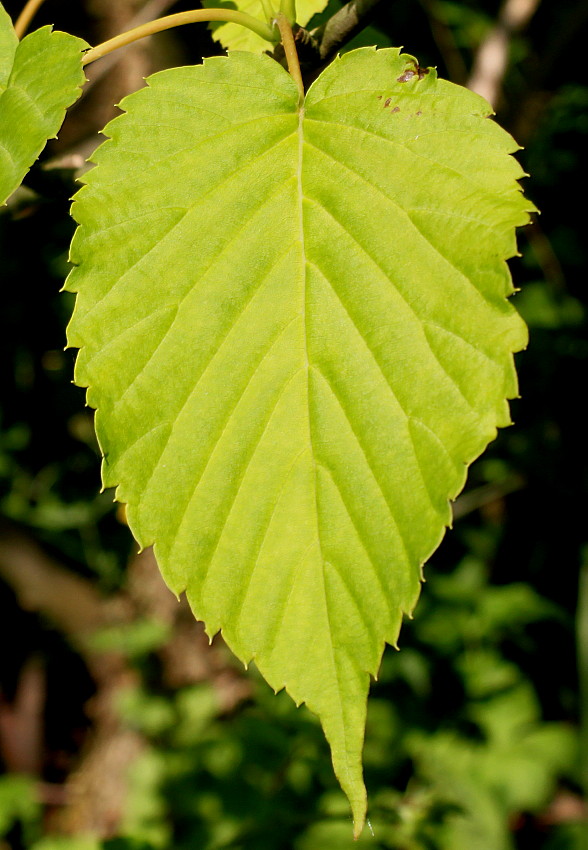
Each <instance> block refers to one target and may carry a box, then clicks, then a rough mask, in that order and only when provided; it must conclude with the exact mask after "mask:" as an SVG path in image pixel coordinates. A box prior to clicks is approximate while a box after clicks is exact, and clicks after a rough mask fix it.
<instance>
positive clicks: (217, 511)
mask: <svg viewBox="0 0 588 850" xmlns="http://www.w3.org/2000/svg"><path fill="white" fill-rule="evenodd" d="M413 67H416V65H414V60H412V59H411V57H406V56H403V55H401V54H400V52H399V51H398V50H384V51H378V52H376V51H373V50H369V49H363V50H359V51H355V52H352V53H348V54H345V57H343V58H341V59H339V60H337V61H336V62H335V63H334V64H333V65H332V66H330V68H329V69H327V71H326V72H324V74H323V75H321V77H320V78H319V80H318V81H317V83H316V84H315V85H314V86H313V87H312V88H311V89H310V91H309V93H308V95H307V98H306V104H305V108H304V110H303V111H301V112H299V111H298V105H297V98H298V95H297V90H296V87H295V85H294V83H293V82H292V80H291V79H290V78H289V77H288V75H287V74H286V73H285V72H284V71H283V69H281V68H280V67H279V66H278V65H277V64H276V63H274V62H272V61H271V60H270V59H268V58H266V57H256V56H253V55H250V54H240V53H236V54H232V55H231V56H230V57H229V58H228V59H225V58H216V59H214V60H208V61H207V62H206V63H205V64H204V66H201V67H199V68H189V69H174V70H173V71H167V72H162V73H161V74H157V75H155V76H154V77H152V78H150V81H149V84H150V89H149V90H143V91H142V92H139V93H137V94H136V95H132V96H131V97H130V98H127V99H126V101H125V102H124V103H123V106H124V108H125V109H126V110H127V112H126V115H124V116H122V117H121V118H118V119H116V120H115V121H114V122H112V123H111V125H109V128H107V132H108V134H109V135H110V136H111V141H109V142H107V143H106V144H105V145H104V146H103V147H102V148H101V149H100V150H99V151H98V152H97V154H96V156H95V159H96V160H97V162H98V167H97V168H96V169H94V170H93V171H91V172H90V173H89V175H88V177H87V180H88V183H89V186H88V187H87V188H85V189H83V190H82V192H81V193H80V195H79V196H78V200H76V204H75V210H74V212H75V216H76V218H77V220H78V222H79V224H80V228H79V230H78V232H77V234H76V237H75V239H74V242H73V245H72V259H73V261H74V262H76V263H78V264H79V266H78V268H77V269H75V270H74V271H73V272H72V274H71V276H70V278H69V280H68V284H67V286H68V288H69V289H72V290H74V291H77V292H78V298H77V302H76V309H75V313H74V317H73V319H72V323H71V325H70V328H69V341H70V344H72V345H75V346H78V347H81V351H80V354H79V355H78V362H77V366H76V380H77V382H78V383H80V384H82V385H85V386H88V387H89V390H88V402H89V403H90V404H91V405H92V406H94V407H97V408H98V411H97V429H98V434H99V438H100V442H101V446H102V449H103V453H104V455H105V460H104V464H103V479H104V484H105V486H117V485H118V486H117V498H119V499H120V500H121V501H126V502H127V503H128V511H127V513H128V517H129V523H130V525H131V528H132V529H133V532H134V534H135V536H136V537H137V539H138V540H139V542H140V543H141V545H143V546H147V545H151V544H152V543H155V551H156V555H157V558H158V561H159V563H160V567H161V569H162V571H163V573H164V577H165V578H166V581H167V582H168V584H169V586H170V587H171V588H172V589H173V590H174V591H175V592H176V593H179V592H181V591H183V590H184V589H186V592H187V596H188V598H189V600H190V603H191V605H192V607H193V610H194V612H195V615H196V616H197V617H198V618H199V619H203V620H204V621H205V623H206V626H207V630H208V632H209V634H211V635H212V634H214V633H216V632H217V631H218V630H222V632H223V635H224V637H225V639H226V641H227V643H228V644H229V646H231V648H232V649H233V651H234V652H235V653H236V654H237V656H238V657H239V658H241V660H242V661H243V662H244V663H246V664H247V663H249V662H250V661H251V660H254V661H255V662H256V664H257V666H258V667H259V669H260V671H261V672H262V674H263V675H264V676H265V678H266V679H267V681H268V682H269V683H270V684H271V685H272V687H273V688H274V689H276V690H277V689H280V688H282V687H286V688H287V690H288V692H289V693H290V694H291V695H292V697H293V698H294V699H295V700H296V702H298V703H300V702H306V703H307V705H308V706H309V707H310V708H311V709H312V710H313V711H315V712H316V713H318V714H319V716H320V718H321V722H322V723H323V727H324V729H325V734H326V736H327V738H328V740H329V743H330V745H331V749H332V753H333V763H334V767H335V771H336V773H337V776H338V778H339V781H340V782H341V784H342V786H343V788H344V790H345V792H346V793H347V795H348V797H349V799H350V801H351V805H352V809H353V814H354V819H355V822H356V828H357V829H360V828H361V824H362V823H363V819H364V817H365V806H366V802H365V789H364V787H363V781H362V777H361V747H362V741H363V729H364V725H365V707H366V698H367V690H368V686H369V676H370V674H372V675H375V674H376V673H377V669H378V665H379V661H380V657H381V653H382V651H383V647H384V644H385V643H386V642H388V643H391V644H395V643H396V640H397V636H398V631H399V628H400V622H401V617H402V614H403V612H404V613H409V612H410V611H411V610H412V608H413V607H414V605H415V603H416V599H417V597H418V593H419V588H420V577H421V567H422V564H423V563H424V561H425V560H426V559H427V558H428V557H429V556H430V554H431V553H432V551H434V549H435V548H436V546H437V545H438V544H439V542H440V540H441V538H442V536H443V533H444V530H445V526H446V525H447V524H449V521H450V511H449V504H448V499H450V498H454V497H455V496H456V495H457V493H458V492H459V491H460V490H461V488H462V487H463V484H464V481H465V474H466V466H467V464H468V463H470V462H471V461H472V460H473V459H474V458H475V457H477V455H478V454H480V452H481V451H482V450H483V448H484V447H485V445H486V444H487V443H488V442H489V441H490V440H491V439H493V437H494V435H495V433H496V428H497V427H498V426H500V425H504V424H507V423H508V421H509V417H508V405H507V402H506V399H507V397H512V395H514V394H516V375H515V373H514V367H513V362H512V352H513V351H514V350H517V349H519V348H520V347H522V346H524V344H525V340H526V334H525V330H524V325H523V324H522V322H521V320H520V319H518V317H517V316H516V314H515V312H514V310H513V308H512V307H510V305H508V303H507V302H506V297H505V296H506V295H508V294H509V292H510V291H511V290H512V284H511V283H510V277H509V275H508V270H507V268H506V265H505V259H506V257H508V256H509V255H510V254H512V252H514V250H515V244H514V239H513V235H512V234H513V230H514V226H515V224H519V223H523V222H524V221H525V220H526V218H527V211H528V210H529V209H530V205H529V204H527V203H526V202H525V201H524V200H523V199H522V197H521V195H520V192H519V189H518V186H517V184H516V179H517V177H518V176H520V169H518V166H514V165H512V164H511V161H510V160H509V158H508V153H509V152H510V151H512V150H513V149H514V148H515V147H516V146H515V145H514V143H513V141H512V139H510V137H508V136H507V134H505V133H504V132H503V131H501V130H500V129H499V128H496V127H495V125H492V124H490V122H487V121H486V120H485V116H486V115H487V112H488V108H487V106H484V105H483V102H482V101H481V100H480V99H478V98H475V96H473V95H471V94H470V93H465V94H463V95H462V94H461V90H456V87H453V86H450V85H449V84H447V85H444V84H442V83H438V82H437V81H436V79H435V77H434V74H433V73H432V72H431V73H430V75H425V74H423V78H422V79H421V78H420V75H419V73H418V72H416V71H415V74H414V76H415V77H416V79H413V80H412V82H411V81H410V79H409V81H408V82H404V81H402V82H400V80H399V78H403V80H404V77H406V74H407V68H413ZM411 86H412V87H411ZM196 89H197V91H198V100H197V101H194V98H193V97H191V96H190V95H191V93H192V92H193V91H194V90H196ZM219 92H222V96H221V97H220V98H219ZM472 98H473V99H472ZM392 99H394V101H395V102H394V103H392ZM388 100H390V102H388ZM396 100H397V101H398V103H396ZM396 105H398V110H396V109H395V106H396ZM476 110H477V114H476ZM464 127H465V131H464ZM333 128H335V129H334V130H333ZM464 132H465V133H466V134H467V144H466V145H463V144H462V148H464V150H465V154H464V157H463V158H459V157H457V160H456V155H455V153H454V151H455V147H458V148H459V141H460V140H461V138H462V137H461V135H460V134H463V133H464ZM439 137H441V138H443V139H445V140H446V139H447V137H449V138H450V139H451V140H452V141H453V146H449V147H447V146H446V145H440V144H439ZM419 140H420V143H419ZM470 149H473V154H471V155H470ZM482 156H483V157H485V160H484V161H485V162H486V163H487V164H488V165H489V166H491V167H492V168H493V169H494V171H495V182H494V183H493V184H492V185H490V184H489V183H488V181H487V180H486V178H485V176H484V175H483V174H482V175H480V174H479V172H480V171H483V170H484V169H480V165H479V162H480V157H482ZM458 160H459V161H458ZM415 163H416V166H415ZM507 163H508V164H507ZM123 165H124V166H125V167H126V168H127V169H130V171H128V173H127V177H126V180H127V185H126V188H125V190H124V191H122V192H121V191H120V189H119V183H120V177H121V174H120V168H121V167H122V166H123ZM409 166H410V167H409ZM156 186H157V187H158V188H157V192H158V195H156V193H155V192H154V189H155V187H156ZM366 205H367V206H366ZM448 219H449V220H450V221H451V222H452V223H453V222H454V220H455V223H453V224H452V229H450V228H448V227H447V220H448ZM374 225H375V226H374ZM481 234H482V236H483V238H481ZM113 235H115V236H117V237H118V238H119V243H118V244H119V245H120V246H121V247H120V248H119V249H116V250H113V245H112V237H113ZM194 244H197V246H198V248H197V251H194V250H193V246H194ZM472 244H475V245H476V257H475V258H472V256H471V255H472V251H471V245H472ZM178 255H183V256H184V257H185V261H184V263H183V264H181V265H180V264H178V263H177V258H178ZM455 304H459V305H460V308H462V309H461V311H460V310H456V309H455V307H454V306H453V305H455ZM188 447H189V450H188Z"/></svg>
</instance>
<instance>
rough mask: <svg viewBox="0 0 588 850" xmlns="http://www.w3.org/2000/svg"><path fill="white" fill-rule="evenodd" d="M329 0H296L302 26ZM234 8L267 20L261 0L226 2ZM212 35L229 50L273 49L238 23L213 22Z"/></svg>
mask: <svg viewBox="0 0 588 850" xmlns="http://www.w3.org/2000/svg"><path fill="white" fill-rule="evenodd" d="M328 2H329V0H296V21H297V23H299V24H300V26H304V25H305V24H307V23H308V22H309V21H310V19H311V18H312V16H313V15H316V14H317V12H322V11H323V9H324V8H325V6H326V5H327V3H328ZM202 5H203V6H204V7H205V8H208V9H216V8H218V7H219V6H222V5H225V4H223V3H221V2H218V0H202ZM226 5H227V6H229V7H230V8H232V9H238V10H239V11H240V12H247V13H248V14H249V15H253V16H254V17H255V18H259V19H260V20H262V21H265V15H264V13H263V6H262V3H261V0H229V2H228V3H227V4H226ZM272 5H273V7H274V8H275V9H276V11H277V9H278V8H279V5H280V4H279V0H272ZM211 30H212V37H213V38H214V39H215V40H216V41H220V43H221V44H222V46H223V47H226V48H227V50H250V51H252V52H253V53H264V52H265V51H266V50H271V47H272V46H271V44H270V43H269V42H268V41H264V39H263V38H260V37H259V36H258V35H256V33H254V32H252V31H251V30H248V29H245V27H240V26H238V25H237V24H232V23H227V24H211Z"/></svg>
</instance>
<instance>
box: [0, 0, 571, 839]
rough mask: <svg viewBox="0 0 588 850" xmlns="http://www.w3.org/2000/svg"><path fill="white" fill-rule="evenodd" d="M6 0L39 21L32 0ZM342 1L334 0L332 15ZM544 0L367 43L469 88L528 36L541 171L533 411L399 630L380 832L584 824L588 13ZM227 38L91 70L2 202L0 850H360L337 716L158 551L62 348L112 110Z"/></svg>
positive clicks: (120, 9) (373, 734) (64, 17)
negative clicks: (70, 272)
mask: <svg viewBox="0 0 588 850" xmlns="http://www.w3.org/2000/svg"><path fill="white" fill-rule="evenodd" d="M156 3H157V9H158V14H161V13H162V12H163V11H164V10H165V11H181V10H183V9H185V8H189V4H184V3H174V4H171V3H170V2H167V3H165V2H164V0H151V2H150V3H148V4H147V6H151V8H152V9H153V8H154V6H155V4H156ZM5 5H6V7H7V9H8V11H9V12H10V13H11V14H12V15H13V17H15V16H16V14H17V13H18V11H19V8H18V4H16V3H6V4H5ZM141 6H142V4H140V3H135V2H131V1H130V0H128V2H120V3H116V4H113V3H110V2H108V0H91V2H90V0H86V2H84V3H80V4H76V6H75V8H72V5H71V4H69V3H66V2H59V1H58V0H52V2H47V3H46V5H45V6H44V7H43V9H42V11H41V12H40V13H39V15H38V18H37V20H36V23H37V22H38V24H39V25H42V24H45V23H55V24H56V25H57V26H58V27H59V28H62V29H65V30H67V31H69V32H72V33H74V34H76V35H78V36H80V37H82V38H85V39H86V40H88V41H89V42H90V43H97V42H98V41H100V40H102V39H103V38H105V37H108V36H109V35H112V34H114V32H115V31H120V30H121V29H123V28H127V27H128V26H129V22H130V20H131V19H132V18H133V16H134V15H136V14H137V13H139V12H140V11H141V9H140V7H141ZM339 6H340V4H339V3H337V2H333V0H332V2H331V3H329V6H328V7H327V10H326V15H329V14H331V13H332V12H333V11H334V10H335V9H336V8H338V7H339ZM529 8H530V10H531V11H532V12H533V13H534V14H532V15H530V16H528V17H527V20H526V22H525V26H524V27H522V28H519V29H518V30H517V28H516V26H512V18H509V17H508V14H507V13H508V12H509V10H510V13H512V12H513V9H514V11H515V12H516V9H517V4H516V3H513V2H512V0H507V3H506V6H503V7H500V8H499V7H498V6H497V4H496V3H493V2H492V3H491V2H485V0H470V2H459V3H458V2H447V1H446V0H440V2H433V0H423V2H422V3H415V2H407V1H406V0H398V2H396V3H393V4H392V3H382V4H381V8H380V10H379V11H378V12H377V14H376V15H375V18H374V21H373V25H372V27H370V29H369V30H367V31H365V32H364V33H362V34H361V35H360V36H359V37H358V39H357V40H356V42H355V44H358V43H361V44H371V43H375V42H376V43H378V44H379V45H380V46H386V45H389V44H396V45H397V44H403V45H404V47H405V49H406V50H407V51H409V52H410V53H413V54H414V55H416V56H418V57H419V61H420V63H421V65H426V64H433V65H437V66H438V68H439V74H440V76H445V77H448V78H450V79H453V80H455V81H457V82H466V81H467V80H468V78H469V77H470V74H471V72H472V69H473V68H474V66H475V64H476V60H477V59H479V57H480V46H481V45H483V44H484V40H485V39H487V37H488V36H489V35H490V34H492V33H494V34H496V33H498V34H500V33H502V34H503V35H505V37H506V40H507V41H508V44H509V50H508V56H509V61H508V66H507V69H506V72H505V74H504V77H503V78H502V80H501V85H500V90H501V94H500V95H499V97H498V103H497V111H498V119H499V121H500V122H501V123H502V124H503V126H505V127H506V128H507V129H508V130H509V131H510V132H512V133H513V134H514V135H515V137H516V138H517V139H518V140H519V141H520V142H521V143H522V144H524V145H525V150H524V151H523V152H521V155H520V156H521V161H522V162H523V165H524V167H525V169H526V170H527V171H529V172H530V173H531V174H532V177H531V179H529V180H528V181H526V191H527V193H528V195H529V196H530V198H531V199H532V200H533V201H534V202H535V203H536V204H537V206H538V207H539V209H541V210H542V215H541V216H540V218H539V219H538V220H537V222H536V223H535V224H534V225H533V226H532V227H530V228H527V229H526V230H525V231H524V232H523V233H522V234H521V236H520V249H521V254H522V256H521V257H520V259H518V260H516V261H515V262H514V263H513V264H512V267H513V274H514V278H515V283H516V285H517V286H519V287H521V293H520V294H519V295H517V296H516V301H515V303H516V304H517V306H518V308H519V310H520V311H521V312H522V314H523V316H524V318H525V319H526V320H527V322H528V323H529V325H530V330H531V342H530V345H529V348H528V350H527V351H526V352H524V353H522V354H521V355H518V357H517V363H518V367H519V371H520V379H521V395H522V399H521V400H519V401H517V402H515V403H513V405H512V410H513V418H514V420H515V423H516V424H515V426H514V427H513V428H511V429H508V430H506V431H504V432H501V433H500V435H499V438H498V440H497V441H496V442H495V443H494V444H493V445H492V446H491V448H490V450H489V452H487V453H486V455H485V456H484V458H482V459H481V460H480V461H479V462H478V463H477V464H475V465H474V467H473V468H472V470H471V474H470V480H469V485H468V488H467V490H466V492H465V494H464V495H463V496H462V497H460V499H459V500H458V502H457V505H456V517H457V518H456V522H455V528H454V531H453V532H452V533H451V534H450V535H448V537H447V538H446V540H445V542H444V544H443V545H442V547H441V549H440V550H439V551H438V552H437V553H436V555H435V556H434V557H433V559H432V561H431V562H430V564H429V565H428V568H427V570H426V576H427V583H426V585H425V588H424V591H423V595H422V597H421V601H420V603H419V606H418V607H417V611H416V614H415V619H414V620H413V621H411V622H408V623H406V624H405V626H404V630H403V633H402V636H401V643H400V645H401V650H402V651H401V652H400V653H397V652H394V651H393V650H389V651H388V652H387V654H386V655H385V658H384V664H383V668H382V671H381V675H380V677H379V681H378V682H377V683H376V684H375V685H374V686H373V688H372V697H371V700H370V708H369V715H368V730H367V742H366V752H365V761H366V782H367V786H368V793H369V796H370V802H371V810H370V818H371V823H372V827H373V831H374V835H373V836H372V835H371V833H370V831H369V830H366V832H365V834H364V835H363V836H362V838H361V840H360V842H359V846H362V845H365V846H371V847H382V848H400V850H405V848H406V850H470V848H476V850H478V849H479V850H485V848H488V850H502V848H504V849H505V850H511V849H513V850H514V848H517V850H519V848H541V850H560V849H561V850H563V848H575V847H580V846H581V843H580V842H581V837H582V820H583V818H585V814H586V812H585V808H584V803H583V786H584V784H585V782H584V781H585V772H586V769H585V764H586V759H582V758H581V753H582V748H581V741H582V731H581V730H582V722H581V721H582V713H583V711H584V712H587V711H588V709H586V708H584V709H583V708H582V706H583V702H582V700H581V699H580V696H579V691H578V686H577V679H578V676H577V674H576V666H577V659H578V657H579V659H580V660H579V664H580V669H581V670H583V669H584V667H585V665H586V664H587V661H586V654H587V652H588V650H587V649H586V648H584V649H583V650H582V640H581V638H582V636H583V629H584V631H585V629H586V626H585V624H586V621H587V620H588V604H584V605H582V601H581V597H580V604H579V605H577V600H578V582H579V575H580V572H581V565H582V563H583V562H584V561H585V560H586V552H587V551H588V549H587V547H586V543H587V542H588V540H587V538H588V533H587V532H586V520H585V516H586V490H587V478H588V476H587V471H588V470H587V466H588V464H587V457H586V448H585V427H584V425H583V421H582V419H581V417H580V416H579V411H578V403H577V398H578V395H579V393H578V388H580V387H583V386H584V385H585V376H586V361H587V359H588V341H587V335H586V304H587V300H588V299H587V295H586V291H585V280H586V272H585V270H586V247H585V240H583V235H582V234H581V230H580V226H579V224H578V222H577V220H576V215H575V212H574V210H573V209H572V206H570V204H569V202H568V198H569V195H570V186H576V185H582V179H584V182H585V179H586V174H585V171H586V164H585V158H583V157H582V155H581V154H582V152H583V150H584V148H585V143H586V135H587V134H588V121H587V119H586V115H587V110H586V107H587V106H588V80H587V79H586V76H585V71H584V69H583V66H582V50H581V43H580V38H581V24H582V23H583V22H585V16H586V7H585V4H584V3H582V2H581V0H577V2H572V0H562V2H560V3H558V4H557V6H556V4H553V3H550V2H548V0H543V2H542V3H539V4H537V5H536V6H535V5H533V4H531V6H530V7H529ZM509 22H510V23H509ZM317 23H318V22H317ZM507 24H508V26H507ZM354 46H355V45H354ZM220 49H221V48H220V47H219V46H218V45H217V44H216V43H214V42H212V41H211V40H210V39H209V36H208V34H207V33H206V30H205V28H204V27H200V28H196V27H189V28H185V29H184V30H183V31H177V32H175V33H173V34H171V33H167V34H161V35H160V36H158V37H157V38H154V39H152V40H151V42H150V43H149V44H140V45H138V46H137V47H135V48H133V49H132V50H129V51H127V52H126V54H125V55H124V57H122V58H120V57H119V58H118V60H117V61H116V62H112V63H110V67H109V69H108V70H107V71H105V70H104V68H102V69H100V66H99V65H98V64H97V65H96V66H91V67H90V68H89V69H88V76H89V77H90V78H91V83H90V85H89V87H88V91H87V93H86V95H85V97H84V98H83V99H82V100H81V101H80V102H79V104H77V105H76V106H75V107H74V108H73V109H72V110H71V112H70V116H69V118H68V120H67V123H66V125H65V126H64V129H63V132H62V134H61V138H60V142H59V143H56V144H53V145H52V146H51V147H50V148H49V149H48V150H47V151H46V152H45V154H44V155H43V157H42V160H41V162H40V163H38V164H37V166H35V168H34V169H33V170H32V171H31V173H30V175H29V177H28V178H27V182H26V189H23V190H22V191H20V192H19V193H18V194H17V195H16V196H14V197H13V198H12V200H11V202H10V204H9V207H8V209H7V210H5V211H4V212H2V213H1V214H0V257H1V263H0V269H1V271H0V274H1V275H2V282H3V309H2V313H1V318H0V322H1V333H0V345H1V346H2V348H3V351H2V362H3V364H4V366H3V370H2V383H3V386H2V396H1V399H2V401H1V407H0V512H1V514H2V517H3V519H2V525H1V526H0V629H2V632H3V633H2V637H3V647H4V651H3V653H2V660H1V662H0V688H1V699H0V758H1V760H2V766H3V768H4V773H3V775H2V776H0V836H2V837H1V838H0V847H2V850H6V848H11V850H20V848H33V850H96V848H105V850H125V848H129V850H131V848H134V850H152V848H154V849H155V848H167V847H169V846H174V847H177V848H180V850H182V848H186V850H187V848H192V847H198V848H203V850H217V849H218V850H220V848H229V847H231V848H243V850H244V849H245V848H256V849H257V848H260V850H265V848H268V850H282V848H284V850H286V848H295V850H311V848H313V850H314V848H316V847H321V848H326V850H329V848H337V850H344V848H347V847H349V848H351V847H352V846H356V845H354V844H353V843H352V840H351V824H350V820H349V815H348V809H347V803H346V801H345V799H344V798H343V796H342V794H341V792H340V791H339V790H338V789H337V786H336V783H335V780H334V778H333V775H332V770H331V766H330V764H329V756H328V751H327V746H326V744H325V742H324V740H323V737H322V733H321V732H320V728H319V727H318V724H317V722H316V721H315V719H314V718H313V717H312V715H310V714H309V713H308V712H306V711H305V710H297V709H295V708H294V706H293V705H292V703H291V701H290V700H289V698H288V697H286V696H285V695H283V694H280V695H278V697H274V695H273V693H272V692H271V691H269V689H268V688H267V686H266V685H265V684H264V683H263V682H262V681H261V680H259V679H258V678H256V676H255V672H254V671H250V673H249V674H247V675H245V674H244V673H243V671H242V670H241V669H240V668H239V667H238V666H237V665H236V664H235V663H234V662H233V661H232V660H231V658H230V656H229V654H228V653H227V652H226V651H225V649H224V647H223V646H222V644H220V643H219V642H217V641H215V643H214V644H213V646H212V647H211V648H209V647H208V645H207V641H206V639H205V638H203V635H202V632H201V630H200V628H199V627H198V626H197V625H196V624H194V623H193V622H192V621H191V619H190V616H189V614H188V613H187V612H186V611H185V609H184V608H183V607H182V606H178V605H177V603H176V602H175V600H174V599H173V597H171V595H170V594H169V593H168V592H167V591H166V590H165V589H164V588H163V587H162V585H161V581H160V579H159V578H158V575H157V573H156V571H155V569H154V564H153V562H152V559H151V558H150V556H149V553H145V554H144V555H142V556H137V555H136V554H135V552H134V550H133V545H132V540H131V537H130V535H129V533H128V531H127V529H126V528H125V525H124V515H123V514H122V513H121V511H120V509H119V510H117V509H116V508H115V506H113V504H112V496H111V494H109V493H108V492H107V493H103V494H100V493H98V481H99V474H98V452H97V449H96V446H95V443H94V438H93V432H92V427H91V418H90V411H88V410H87V409H84V407H83V393H82V391H81V390H79V389H76V388H75V387H73V386H72V385H71V374H72V360H73V353H72V352H69V351H66V352H64V351H63V350H62V349H63V345H64V327H65V323H66V321H67V318H68V316H69V313H70V310H71V301H70V297H69V296H68V295H58V290H59V289H60V287H61V285H62V282H63V278H64V276H65V273H66V271H67V246H68V243H69V240H70V238H71V234H72V229H73V223H72V222H71V220H70V219H69V216H68V209H69V202H68V198H69V197H70V196H71V194H72V193H73V191H74V182H73V181H74V177H75V176H76V174H77V173H79V169H80V168H81V167H83V165H82V164H83V159H84V158H85V156H87V155H88V154H89V153H90V151H91V149H92V146H93V145H94V144H95V142H96V133H97V131H98V130H99V129H100V127H101V126H103V125H104V123H106V121H107V120H108V118H109V117H111V116H112V114H114V110H113V109H112V103H114V102H116V101H117V100H119V99H120V97H121V96H122V95H123V94H125V93H126V92H127V91H130V90H133V89H135V88H137V87H139V86H140V85H141V84H142V82H141V80H142V77H143V76H145V75H146V74H147V73H150V72H151V71H153V70H157V69H159V68H161V67H165V66H167V65H173V64H180V63H182V62H194V61H198V60H199V57H200V56H202V55H211V54H213V53H217V52H219V51H220ZM105 62H106V60H105ZM96 77H100V78H99V79H95V78H96ZM572 181H573V182H572ZM576 633H577V635H578V636H579V640H578V641H576ZM582 651H583V652H584V655H582ZM586 700H588V694H586V695H585V697H584V704H585V702H586ZM584 734H586V733H584Z"/></svg>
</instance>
